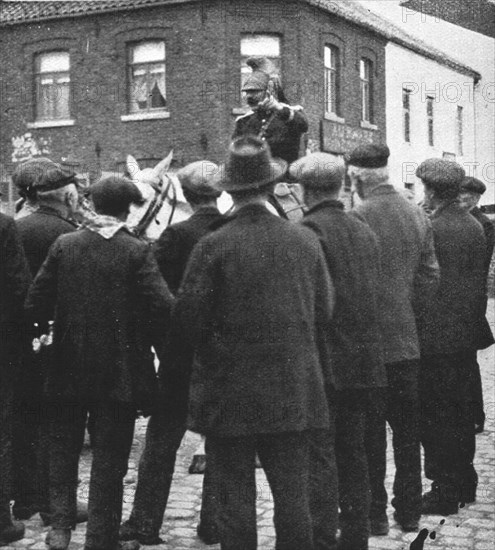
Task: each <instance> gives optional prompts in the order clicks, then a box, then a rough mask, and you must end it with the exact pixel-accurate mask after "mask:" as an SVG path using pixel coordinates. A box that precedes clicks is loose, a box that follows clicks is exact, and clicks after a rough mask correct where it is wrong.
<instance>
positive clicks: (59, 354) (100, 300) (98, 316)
mask: <svg viewBox="0 0 495 550" xmlns="http://www.w3.org/2000/svg"><path fill="white" fill-rule="evenodd" d="M172 302H173V297H172V295H171V294H170V292H169V290H168V288H167V285H166V283H165V281H164V280H163V278H162V277H161V275H160V272H159V270H158V266H157V265H156V261H155V259H154V257H153V254H152V252H151V250H150V249H149V247H148V245H146V244H145V243H143V242H141V241H139V240H138V239H136V238H135V237H134V236H132V235H131V234H130V233H128V232H127V231H126V230H125V229H121V230H120V231H118V232H117V233H116V235H114V236H113V237H112V238H111V239H108V240H107V239H104V238H103V237H101V236H100V235H99V234H97V233H94V232H92V231H90V230H89V229H84V230H81V231H78V232H76V233H72V234H69V235H63V236H61V237H59V238H58V239H57V240H56V241H55V243H54V245H53V246H52V248H51V249H50V252H49V254H48V257H47V259H46V261H45V263H44V264H43V266H42V267H41V269H40V271H39V273H38V275H37V276H36V279H35V281H34V283H33V286H32V287H31V290H30V292H29V294H28V297H27V300H26V308H27V312H28V314H29V316H30V318H31V319H32V320H40V321H46V320H47V319H54V320H55V334H54V343H53V361H51V363H50V365H49V369H48V372H47V375H46V383H45V394H46V397H47V398H48V399H54V400H70V401H73V400H82V401H86V402H87V401H101V400H113V401H119V402H124V403H130V404H135V405H136V406H137V407H138V408H143V409H144V408H147V407H148V406H149V405H150V404H151V400H152V398H153V397H154V394H155V391H156V375H155V369H154V364H153V355H152V352H151V346H152V345H153V346H156V347H161V346H162V344H163V340H164V338H165V336H166V331H167V329H168V326H169V314H170V309H171V307H172Z"/></svg>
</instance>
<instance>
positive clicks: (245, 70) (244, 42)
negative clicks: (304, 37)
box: [241, 34, 281, 89]
mask: <svg viewBox="0 0 495 550" xmlns="http://www.w3.org/2000/svg"><path fill="white" fill-rule="evenodd" d="M249 57H266V58H267V59H268V60H269V61H270V62H271V64H272V66H273V70H274V71H275V72H276V73H277V74H278V75H280V74H281V62H280V37H279V36H274V35H271V34H246V35H244V36H242V37H241V89H242V85H243V84H244V81H245V79H246V76H247V75H248V74H249V73H251V68H250V67H248V66H247V65H246V60H247V59H248V58H249Z"/></svg>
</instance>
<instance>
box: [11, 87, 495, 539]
mask: <svg viewBox="0 0 495 550" xmlns="http://www.w3.org/2000/svg"><path fill="white" fill-rule="evenodd" d="M267 83H268V80H267V79H263V78H262V79H261V81H259V79H258V80H257V78H252V79H251V81H249V82H248V83H247V84H246V86H251V88H248V89H246V91H247V92H249V91H252V92H253V93H252V94H251V97H254V95H255V94H254V92H256V91H260V92H261V91H263V88H261V89H259V90H258V89H257V88H256V87H255V88H253V86H265V87H266V86H267V85H268V84H267ZM265 92H266V90H265ZM247 95H250V94H249V93H247ZM263 98H264V99H263ZM260 103H262V104H263V108H265V109H266V110H268V111H270V112H271V113H272V114H273V113H274V115H273V116H276V117H279V118H280V119H281V121H282V122H285V123H287V124H290V123H292V122H293V121H295V123H296V124H298V125H299V126H300V129H302V126H303V125H302V118H301V117H300V116H299V115H300V110H299V109H293V108H291V107H289V106H288V105H286V104H284V103H280V102H279V99H277V98H274V97H273V96H272V95H271V94H270V95H269V96H268V97H265V96H264V95H263V94H261V96H260V97H259V98H258V99H257V100H256V102H254V101H253V106H254V107H256V105H258V104H260ZM259 112H260V111H258V114H256V112H255V114H256V116H258V115H259ZM269 118H271V115H270V117H268V119H269ZM258 119H259V120H258V121H257V122H256V123H257V124H258V122H259V124H260V125H261V130H262V131H261V133H260V132H259V131H258V130H259V128H258V130H256V132H254V134H256V135H254V134H253V130H252V128H251V129H250V130H249V131H246V132H245V133H244V135H240V136H237V137H235V139H234V140H233V141H232V143H231V145H230V147H229V150H228V154H227V158H226V162H225V164H224V165H222V166H221V167H219V166H217V165H215V164H213V163H211V162H209V161H198V162H195V163H192V164H189V165H187V166H185V167H183V168H181V169H180V170H179V172H178V173H177V177H178V179H179V181H180V182H181V185H182V189H183V191H184V196H185V197H186V199H187V201H188V202H189V203H190V205H191V206H192V209H193V211H194V214H193V215H192V217H191V218H190V219H188V220H187V221H185V222H181V223H180V224H176V225H171V226H169V227H168V228H167V229H166V230H165V231H164V232H163V233H162V235H161V237H160V238H159V240H158V241H157V242H156V243H155V244H154V245H153V246H150V245H149V244H148V243H146V242H144V241H142V240H140V239H138V238H137V237H135V236H134V235H133V234H131V232H130V231H129V230H128V229H127V227H126V224H125V221H126V218H127V215H128V213H129V208H130V206H131V205H132V204H137V203H139V202H141V200H142V197H141V195H140V192H139V190H138V189H137V187H136V186H135V185H134V184H133V183H132V182H131V181H130V180H128V179H126V178H124V177H120V176H112V177H108V178H105V179H102V180H101V181H99V182H98V183H96V184H94V185H92V186H91V188H90V194H91V198H92V202H93V205H94V210H95V212H96V214H97V215H96V216H94V217H93V218H92V219H91V220H89V221H87V222H86V223H85V224H84V225H83V226H82V227H81V228H77V227H76V226H75V225H74V224H73V223H72V222H71V221H70V220H71V219H73V217H74V210H75V209H76V204H77V189H76V183H77V182H76V180H75V178H74V176H73V175H71V174H69V173H67V172H66V171H65V170H64V169H63V168H62V167H61V166H60V165H58V164H56V163H54V162H52V161H50V160H48V159H34V160H31V161H28V162H26V163H24V164H23V165H21V166H19V167H18V169H17V171H16V174H15V175H14V183H15V184H16V185H17V186H18V188H19V189H22V192H23V194H24V197H25V198H26V199H27V201H28V206H29V207H28V208H25V209H23V210H22V211H21V212H20V213H19V214H20V215H19V216H18V218H17V220H16V221H13V220H11V219H10V218H8V217H6V216H3V215H1V216H0V247H1V258H2V261H1V264H0V314H1V321H0V323H1V326H0V329H1V333H0V338H1V345H2V347H1V352H0V353H1V355H0V407H1V417H0V442H1V446H0V472H1V474H2V475H1V481H0V544H7V543H9V542H11V541H14V540H18V539H20V538H22V537H23V535H24V526H23V524H22V521H21V520H23V519H28V518H30V517H31V516H32V515H34V514H35V513H37V512H39V513H40V515H41V519H42V521H43V523H44V524H45V525H51V529H50V531H49V532H48V536H47V545H48V547H49V549H50V550H66V549H67V548H68V547H69V544H70V539H71V531H72V529H74V527H75V525H76V523H78V522H86V521H87V530H86V542H85V550H117V549H120V550H137V549H138V548H139V547H140V544H144V545H148V544H159V543H160V537H159V533H160V529H161V526H162V523H163V517H164V513H165V509H166V505H167V500H168V495H169V491H170V485H171V481H172V477H173V472H174V464H175V459H176V453H177V450H178V448H179V446H180V443H181V440H182V438H183V436H184V433H185V431H186V429H191V430H193V431H195V432H198V433H201V434H203V435H205V436H206V456H207V461H206V472H205V477H204V483H203V501H202V510H201V517H200V523H199V525H198V535H199V537H200V538H201V539H202V540H203V541H204V542H206V543H207V544H214V543H217V542H219V543H220V545H221V548H222V550H255V549H256V548H257V529H256V485H255V463H256V460H255V459H256V456H257V457H258V458H259V461H260V463H261V466H262V467H263V469H264V471H265V473H266V476H267V480H268V483H269V485H270V489H271V491H272V494H273V501H274V524H275V531H276V549H277V550H329V549H339V550H366V549H367V548H368V539H369V537H370V536H380V535H381V536H383V535H386V534H387V533H388V530H389V520H388V516H387V504H388V495H387V491H386V489H385V475H386V422H388V423H389V425H390V427H391V429H392V432H393V451H394V459H395V466H396V473H395V481H394V485H393V498H392V500H391V504H392V506H393V508H394V510H395V512H394V519H395V521H396V522H397V524H398V525H399V526H400V527H401V528H402V530H403V531H406V532H414V531H417V530H418V529H419V526H420V518H421V515H422V514H442V515H448V514H455V513H457V512H458V511H459V506H461V505H462V504H463V503H470V502H474V501H475V500H476V491H477V474H476V471H475V469H474V466H473V460H474V455H475V434H476V432H480V431H483V424H484V412H483V398H482V389H481V377H480V369H479V365H478V363H477V358H476V356H477V350H479V349H483V348H486V347H488V346H489V345H491V344H493V343H494V339H493V336H492V334H491V331H490V328H489V326H488V324H487V321H486V318H485V313H486V305H487V276H488V268H489V264H490V259H491V255H492V252H493V240H494V239H493V225H492V224H491V222H490V221H489V220H487V219H486V218H484V217H483V214H481V212H480V211H479V209H476V204H477V201H478V200H479V197H480V195H481V194H482V193H483V192H484V189H485V188H484V185H483V183H482V182H481V181H479V180H477V179H475V178H467V177H465V172H464V170H463V168H462V167H461V166H460V165H458V164H456V163H455V162H451V161H447V160H443V159H428V160H426V161H424V162H423V163H422V164H421V165H420V166H419V167H418V170H417V176H418V177H419V178H420V179H421V180H422V182H423V184H424V191H425V204H426V206H427V207H428V211H429V215H428V214H427V213H426V212H425V211H424V210H423V209H421V208H420V207H418V206H416V205H415V204H414V203H413V202H412V201H411V200H409V199H408V198H407V197H406V196H405V195H404V194H403V193H402V192H400V191H399V190H397V189H396V188H395V187H394V185H393V182H390V181H389V178H388V168H387V163H388V157H389V150H388V147H387V146H386V145H383V144H377V145H370V144H365V145H359V146H357V147H356V148H355V149H354V150H353V151H351V152H350V154H349V156H348V159H347V162H346V163H344V161H343V159H341V158H339V157H337V156H334V155H331V154H327V153H313V154H309V155H306V156H303V157H301V158H299V159H296V158H294V159H292V158H291V159H289V161H288V160H287V159H284V158H283V156H284V155H283V154H282V155H281V157H274V156H272V153H271V148H270V145H269V141H270V140H269V139H268V138H269V124H268V125H266V124H265V123H266V122H267V117H266V116H265V115H263V114H262V115H261V116H258ZM242 124H245V123H242ZM246 124H247V123H246ZM249 124H251V125H252V124H254V122H251V123H249ZM241 133H242V132H241ZM290 151H291V155H292V154H293V151H292V149H290ZM346 173H347V174H348V176H349V177H350V179H351V182H352V185H353V188H354V190H355V191H356V193H357V195H358V196H359V199H360V202H359V205H358V206H357V207H356V208H354V209H353V210H351V211H349V212H346V211H345V210H344V206H343V204H342V202H340V200H339V196H340V194H341V189H342V184H343V181H344V177H345V175H346ZM288 176H290V177H291V178H292V180H293V181H297V182H299V183H300V185H301V186H302V188H303V190H304V200H305V204H306V207H307V208H306V211H305V215H304V218H303V219H302V221H301V222H300V223H295V222H290V221H288V220H286V219H284V218H283V217H282V216H277V215H275V214H274V213H273V211H272V210H271V209H270V208H269V205H270V203H273V201H274V198H273V189H274V185H275V184H276V183H277V182H278V181H280V180H281V179H283V178H286V177H288ZM222 191H226V192H228V193H230V195H231V196H232V199H233V203H234V209H233V211H232V212H231V213H229V214H228V215H225V216H224V215H221V214H220V213H219V212H218V210H217V208H216V199H217V198H218V197H219V196H220V194H221V192H222ZM267 205H268V206H267ZM33 343H34V344H35V345H34V346H33ZM46 344H49V345H46ZM153 350H154V352H155V353H156V356H157V357H158V359H159V369H158V372H156V370H155V366H154V354H153ZM138 415H144V416H150V419H149V422H148V427H147V433H146V441H145V447H144V450H143V453H142V456H141V459H140V463H139V470H138V482H137V487H136V493H135V498H134V504H133V509H132V513H131V516H130V517H129V518H128V519H127V520H126V521H124V522H123V523H122V524H121V519H122V497H123V479H124V476H125V474H126V471H127V464H128V458H129V454H130V450H131V444H132V439H133V430H134V424H135V419H136V417H137V416H138ZM87 428H88V429H89V431H90V435H91V446H92V454H93V462H92V467H91V478H90V487H89V496H88V503H87V505H86V503H83V502H78V500H77V486H78V462H79V456H80V453H81V449H82V445H83V441H84V434H85V430H86V429H87ZM421 445H422V446H423V449H424V468H422V464H421V452H420V449H421ZM12 456H13V457H14V460H13V461H12ZM422 471H424V475H425V476H426V477H427V478H428V479H430V480H431V482H432V485H431V490H430V491H428V492H427V493H425V494H422V482H421V480H422ZM11 500H13V501H14V506H13V508H12V511H11V509H10V502H11Z"/></svg>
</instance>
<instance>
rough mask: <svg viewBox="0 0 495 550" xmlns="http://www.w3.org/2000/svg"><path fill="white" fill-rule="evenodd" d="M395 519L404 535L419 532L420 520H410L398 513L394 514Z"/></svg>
mask: <svg viewBox="0 0 495 550" xmlns="http://www.w3.org/2000/svg"><path fill="white" fill-rule="evenodd" d="M394 519H395V521H396V522H397V523H398V524H399V525H400V527H401V529H402V530H403V531H404V533H414V532H416V531H418V530H419V519H415V518H410V517H409V518H408V517H407V516H403V515H401V514H399V513H398V512H394Z"/></svg>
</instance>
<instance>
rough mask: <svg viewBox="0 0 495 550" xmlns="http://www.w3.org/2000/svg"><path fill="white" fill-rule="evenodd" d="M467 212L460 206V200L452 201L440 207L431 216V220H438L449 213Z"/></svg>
mask: <svg viewBox="0 0 495 550" xmlns="http://www.w3.org/2000/svg"><path fill="white" fill-rule="evenodd" d="M459 210H460V211H462V212H465V210H464V209H463V208H461V205H460V204H459V200H458V199H452V200H450V201H446V202H444V203H443V204H441V205H440V206H438V207H437V208H436V209H435V210H434V211H433V212H432V214H431V219H435V218H438V216H441V215H442V214H443V213H448V212H458V211H459Z"/></svg>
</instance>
